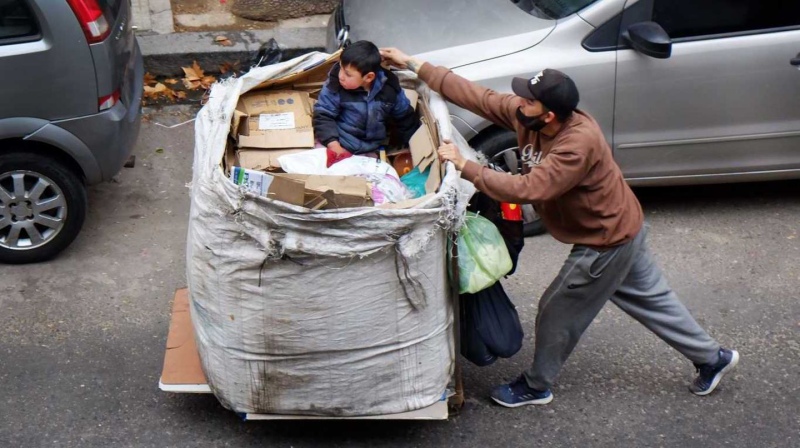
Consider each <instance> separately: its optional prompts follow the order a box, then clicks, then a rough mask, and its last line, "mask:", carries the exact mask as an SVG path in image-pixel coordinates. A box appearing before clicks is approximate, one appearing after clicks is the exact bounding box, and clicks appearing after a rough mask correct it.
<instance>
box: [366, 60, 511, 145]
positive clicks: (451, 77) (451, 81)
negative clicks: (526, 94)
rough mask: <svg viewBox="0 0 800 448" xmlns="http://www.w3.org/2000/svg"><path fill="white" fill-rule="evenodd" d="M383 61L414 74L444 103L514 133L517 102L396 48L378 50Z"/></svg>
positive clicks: (506, 95)
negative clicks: (437, 94)
mask: <svg viewBox="0 0 800 448" xmlns="http://www.w3.org/2000/svg"><path fill="white" fill-rule="evenodd" d="M381 55H382V56H383V58H384V59H385V60H387V61H389V62H390V63H392V64H393V65H396V66H399V67H407V68H408V69H409V70H412V71H414V72H415V73H417V75H418V76H419V78H420V79H421V80H423V81H424V82H425V83H426V84H428V86H429V87H430V88H431V89H433V90H435V91H436V92H438V93H440V94H441V95H442V96H443V97H444V98H445V99H446V100H448V101H450V102H451V103H453V104H456V105H458V106H459V107H462V108H464V109H467V110H468V111H470V112H472V113H474V114H477V115H480V116H482V117H484V118H486V119H487V120H489V121H491V122H493V123H495V124H497V125H499V126H502V127H504V128H506V129H510V130H515V129H516V128H515V126H516V122H517V120H516V115H515V113H516V110H517V108H518V107H519V105H520V104H519V99H518V98H517V97H516V96H515V95H511V94H501V93H498V92H496V91H494V90H491V89H487V88H485V87H482V86H480V85H478V84H475V83H474V82H472V81H468V80H467V79H464V78H462V77H461V76H458V75H456V74H455V73H453V72H451V71H450V70H449V69H447V68H445V67H435V66H433V65H431V64H429V63H427V62H423V61H422V60H420V59H419V58H416V57H412V56H408V55H406V54H404V53H403V52H401V51H400V50H397V49H396V48H384V49H381Z"/></svg>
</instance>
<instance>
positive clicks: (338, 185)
mask: <svg viewBox="0 0 800 448" xmlns="http://www.w3.org/2000/svg"><path fill="white" fill-rule="evenodd" d="M275 176H277V177H285V178H287V179H292V180H294V181H298V182H302V183H303V186H304V187H305V191H306V203H307V204H309V208H313V207H310V205H311V204H313V202H312V201H314V200H317V201H319V200H320V199H319V196H323V197H324V199H325V200H326V201H327V204H325V205H324V206H321V207H318V208H326V209H329V208H350V207H371V206H373V205H374V203H373V201H372V192H371V191H370V188H369V185H368V184H367V180H366V179H364V178H363V177H355V176H321V175H307V174H285V173H281V174H275ZM326 193H327V194H326Z"/></svg>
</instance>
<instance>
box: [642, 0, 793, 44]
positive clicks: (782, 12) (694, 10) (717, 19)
mask: <svg viewBox="0 0 800 448" xmlns="http://www.w3.org/2000/svg"><path fill="white" fill-rule="evenodd" d="M653 21H654V22H657V23H658V24H659V25H661V26H662V27H663V28H664V30H666V32H667V34H669V36H670V37H671V38H673V39H679V38H683V37H700V36H709V35H714V34H729V33H743V32H751V31H758V30H768V29H772V28H784V27H793V26H798V25H800V2H798V1H796V0H795V1H785V0H655V1H654V5H653Z"/></svg>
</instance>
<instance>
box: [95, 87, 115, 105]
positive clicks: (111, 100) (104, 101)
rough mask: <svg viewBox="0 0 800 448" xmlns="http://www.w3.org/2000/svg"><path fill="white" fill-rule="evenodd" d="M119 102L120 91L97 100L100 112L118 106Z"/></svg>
mask: <svg viewBox="0 0 800 448" xmlns="http://www.w3.org/2000/svg"><path fill="white" fill-rule="evenodd" d="M117 101H119V90H117V91H116V92H114V93H112V94H111V95H106V96H103V97H100V99H99V100H97V106H98V109H100V110H106V109H111V108H112V107H114V105H115V104H117Z"/></svg>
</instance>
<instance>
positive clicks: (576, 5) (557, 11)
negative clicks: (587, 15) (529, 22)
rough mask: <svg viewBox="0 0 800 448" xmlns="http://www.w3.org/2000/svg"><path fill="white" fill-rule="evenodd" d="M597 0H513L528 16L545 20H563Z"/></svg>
mask: <svg viewBox="0 0 800 448" xmlns="http://www.w3.org/2000/svg"><path fill="white" fill-rule="evenodd" d="M595 1H597V0H511V3H513V4H515V5H517V7H518V8H519V9H521V10H523V11H525V12H527V13H528V14H530V15H532V16H536V17H540V18H543V19H553V20H555V19H563V18H564V17H567V16H570V15H572V14H575V13H576V12H578V11H580V10H581V9H583V8H585V7H587V6H589V5H591V4H592V3H594V2H595Z"/></svg>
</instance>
